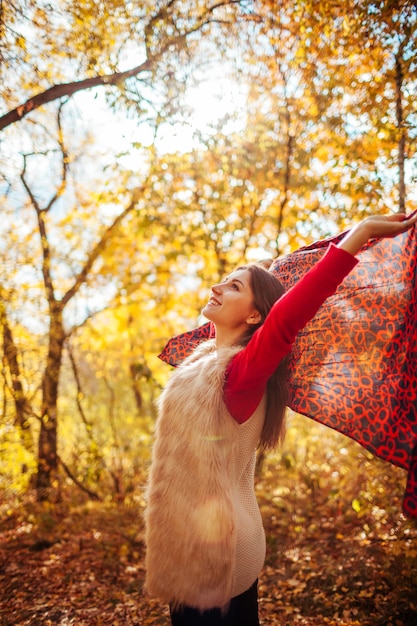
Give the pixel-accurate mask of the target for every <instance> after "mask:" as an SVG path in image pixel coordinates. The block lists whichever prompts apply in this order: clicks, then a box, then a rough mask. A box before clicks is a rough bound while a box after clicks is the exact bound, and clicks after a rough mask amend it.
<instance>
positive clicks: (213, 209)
mask: <svg viewBox="0 0 417 626" xmlns="http://www.w3.org/2000/svg"><path fill="white" fill-rule="evenodd" d="M1 11H2V12H1V17H0V37H1V38H0V62H1V65H0V77H1V81H0V102H1V110H0V128H1V132H0V142H1V143H0V145H1V153H0V193H1V195H2V219H1V221H0V231H1V246H0V255H1V266H0V267H1V269H0V271H1V281H0V284H1V291H0V318H1V329H2V347H1V352H2V372H1V382H2V386H1V404H2V410H1V417H0V449H1V458H0V488H1V489H2V490H3V491H4V493H6V494H7V498H8V499H10V498H20V497H22V496H23V495H24V494H25V493H26V492H27V490H28V489H32V488H35V489H36V493H37V497H38V498H39V499H45V500H55V499H57V498H59V497H62V492H63V490H64V489H65V487H66V486H69V485H76V488H77V490H80V492H81V493H85V494H86V496H88V497H91V498H98V499H104V498H109V497H110V498H114V499H116V500H120V499H122V500H123V499H125V498H126V497H129V494H131V493H132V492H133V490H134V489H135V487H136V486H137V485H138V484H140V483H142V482H143V480H144V477H145V476H146V469H147V464H148V461H149V455H150V442H151V438H152V429H153V423H154V418H155V399H156V398H157V396H158V393H159V390H160V388H161V386H162V385H163V384H164V382H165V380H166V378H167V376H168V375H169V368H168V367H167V366H166V365H163V364H161V363H160V362H159V361H158V358H157V355H158V353H159V351H160V350H161V349H162V348H163V346H164V343H165V342H166V340H167V339H168V338H169V337H170V336H171V335H173V334H175V333H178V332H181V331H183V330H185V329H188V328H191V327H193V326H195V325H197V324H198V323H199V322H200V321H202V320H201V319H200V313H199V312H200V310H201V307H202V304H203V303H204V302H205V301H206V299H207V297H208V293H209V287H210V285H211V284H212V283H213V282H216V281H217V280H218V279H219V277H221V276H222V275H223V274H224V273H225V272H227V271H230V269H231V268H233V267H234V266H235V265H236V263H240V262H242V261H243V260H255V259H261V258H262V259H263V258H266V257H271V258H272V257H274V256H276V255H277V254H286V253H288V252H291V251H292V250H294V249H296V248H298V247H299V246H301V245H303V244H305V243H309V242H311V241H313V240H315V239H319V238H323V237H326V236H329V235H332V234H334V233H336V232H338V231H340V230H343V229H344V228H346V227H348V226H349V225H350V224H352V223H353V222H355V221H356V220H358V219H360V218H362V217H363V216H364V215H366V214H367V213H374V212H382V213H384V212H387V211H397V210H404V209H405V210H407V211H410V210H412V209H413V208H415V206H416V204H417V196H416V179H415V177H416V156H415V149H416V140H417V110H416V100H415V93H416V85H417V61H416V22H417V12H416V9H415V6H414V2H412V1H411V0H408V1H407V0H403V1H399V2H389V1H388V0H381V1H380V2H371V1H368V0H349V1H348V2H345V3H342V4H340V5H339V4H337V3H328V2H318V3H317V2H312V0H303V1H301V2H291V1H289V0H282V1H274V0H273V1H271V0H257V2H251V1H249V0H240V1H237V0H224V2H215V1H213V2H206V1H204V2H203V1H202V0H201V1H200V0H190V1H187V0H160V1H158V2H145V1H144V2H136V3H134V2H124V1H123V0H112V1H110V2H106V3H104V2H99V0H88V1H77V2H65V1H62V2H61V1H59V2H56V3H54V4H53V5H52V4H49V3H46V2H43V1H42V0H33V1H32V0H27V1H17V2H8V0H5V1H3V2H2V5H1ZM308 426H309V424H307V428H305V429H303V428H302V427H300V432H302V437H303V444H302V445H303V446H305V448H306V449H308V450H309V473H310V474H311V480H312V481H313V483H314V480H315V475H314V471H315V470H314V471H313V469H312V468H314V467H315V464H314V462H312V461H311V457H310V454H311V448H314V441H315V439H314V436H313V437H312V438H311V440H308V437H309V434H308V432H309V429H308ZM329 433H330V434H327V435H326V437H327V436H328V437H329V441H331V432H330V431H329ZM334 441H335V443H334V446H335V456H336V457H337V454H338V452H337V450H338V448H339V443H337V442H338V441H339V440H337V439H335V440H334ZM329 445H330V448H331V443H330V444H329ZM288 446H289V448H287V449H286V450H285V454H284V455H283V456H282V455H281V457H279V459H278V460H277V463H278V462H281V463H284V465H285V463H288V459H290V458H291V459H297V458H298V457H299V454H298V453H297V452H296V449H297V447H300V442H299V441H296V440H295V439H294V438H291V437H290V438H289V441H288ZM317 447H318V448H319V446H317ZM346 450H348V451H349V455H351V459H352V461H351V462H352V464H354V463H355V458H357V454H358V449H357V447H355V446H353V445H347V446H346ZM317 453H319V452H318V451H317ZM349 455H348V458H350V457H349ZM300 462H301V461H300ZM335 462H336V461H335ZM347 462H348V461H346V463H347ZM367 462H368V461H367ZM326 463H327V464H328V463H329V460H328V456H327V457H326ZM369 464H370V463H369ZM366 471H367V472H368V471H369V467H368V465H367V469H366ZM317 473H318V474H319V473H320V469H317ZM318 482H320V481H318ZM318 482H317V484H318ZM358 482H360V481H358ZM391 482H392V481H391ZM371 483H372V481H370V483H369V484H370V485H371ZM314 484H316V483H314ZM390 484H391V483H390ZM316 486H317V485H316ZM352 489H353V491H352ZM358 489H359V488H358ZM345 492H346V493H348V494H349V502H352V501H354V500H355V497H356V496H355V489H354V488H353V487H352V488H349V489H345ZM362 492H363V485H361V493H362ZM358 493H359V492H358ZM358 497H359V496H358ZM356 499H357V498H356ZM355 506H356V507H357V508H358V507H359V508H360V505H358V504H356V505H355Z"/></svg>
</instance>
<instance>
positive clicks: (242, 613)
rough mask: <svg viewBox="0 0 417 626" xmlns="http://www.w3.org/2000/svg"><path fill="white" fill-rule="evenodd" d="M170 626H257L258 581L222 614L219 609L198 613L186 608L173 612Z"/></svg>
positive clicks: (232, 601)
mask: <svg viewBox="0 0 417 626" xmlns="http://www.w3.org/2000/svg"><path fill="white" fill-rule="evenodd" d="M171 623H172V626H259V618H258V581H256V582H255V583H254V584H253V585H252V587H251V588H250V589H248V590H247V591H245V592H244V593H242V594H240V596H236V597H235V598H232V600H231V601H230V606H229V610H228V611H227V613H226V614H222V611H221V609H209V610H208V611H203V612H201V611H199V610H198V609H193V608H191V607H188V606H184V607H181V608H180V609H178V610H176V611H173V610H172V609H171Z"/></svg>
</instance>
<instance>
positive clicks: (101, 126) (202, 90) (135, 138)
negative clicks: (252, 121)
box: [75, 77, 245, 152]
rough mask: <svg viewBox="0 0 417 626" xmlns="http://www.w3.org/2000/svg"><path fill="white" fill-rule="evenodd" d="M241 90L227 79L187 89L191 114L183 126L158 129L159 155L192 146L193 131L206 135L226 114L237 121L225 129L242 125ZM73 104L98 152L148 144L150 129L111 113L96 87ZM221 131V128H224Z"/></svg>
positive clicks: (169, 125) (242, 95)
mask: <svg viewBox="0 0 417 626" xmlns="http://www.w3.org/2000/svg"><path fill="white" fill-rule="evenodd" d="M243 89H244V87H242V86H241V85H238V84H237V83H236V82H232V81H231V80H230V79H229V78H226V77H224V78H222V77H215V78H211V79H210V80H206V81H204V82H202V83H201V84H200V85H199V86H198V87H194V88H191V89H190V90H189V93H188V96H187V100H186V104H187V107H190V108H191V111H192V113H191V115H190V116H188V117H187V120H186V123H185V122H184V123H183V124H179V123H177V124H173V125H171V124H166V125H165V126H164V127H161V128H160V130H159V133H158V137H157V140H156V145H157V147H158V149H160V150H161V151H162V152H174V151H184V152H186V151H188V150H190V149H191V148H192V147H193V146H195V145H196V140H195V138H194V133H195V131H196V130H199V131H204V132H206V133H209V132H210V126H211V125H213V124H215V123H216V122H217V121H218V120H219V119H220V118H222V117H223V116H224V115H226V114H236V113H237V120H238V121H235V122H234V123H233V126H232V124H231V123H230V127H228V128H227V129H226V130H232V128H233V130H236V129H237V128H239V127H242V126H243V125H244V123H245V109H244V106H243V103H244V102H245V95H244V93H243ZM75 102H76V104H77V106H78V107H79V110H80V111H81V114H82V118H83V122H84V123H85V124H86V126H87V127H88V128H90V129H91V130H94V132H95V133H97V139H98V143H99V145H100V147H101V149H103V148H104V149H108V150H110V151H113V150H116V151H120V152H121V151H128V150H129V148H130V146H131V143H132V142H139V143H142V144H144V145H150V144H151V143H152V142H153V139H154V138H153V130H152V128H150V127H149V126H147V125H145V124H138V121H137V120H132V119H129V118H128V117H127V116H126V115H125V114H123V113H121V112H111V111H110V110H109V108H108V107H107V105H106V103H105V99H104V92H103V90H102V89H100V88H97V89H95V90H91V91H84V92H80V93H78V94H77V95H76V97H75ZM224 130H225V129H224Z"/></svg>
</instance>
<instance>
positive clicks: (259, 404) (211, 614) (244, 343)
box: [146, 214, 417, 626]
mask: <svg viewBox="0 0 417 626" xmlns="http://www.w3.org/2000/svg"><path fill="white" fill-rule="evenodd" d="M416 221H417V214H416V215H414V216H412V217H409V218H406V217H405V216H404V215H394V216H389V217H381V216H375V217H369V218H366V219H365V220H364V221H362V222H360V223H359V224H358V225H357V226H355V227H354V228H353V229H352V230H351V231H350V232H349V233H348V234H347V235H346V236H345V237H344V238H343V239H342V241H341V242H340V243H339V244H338V245H337V246H334V245H333V244H332V245H331V246H330V247H329V249H328V250H327V252H326V253H325V255H324V256H323V257H322V259H321V260H320V261H319V262H318V263H317V264H316V266H315V267H314V268H313V269H312V270H310V272H308V273H307V274H306V275H305V276H304V277H303V278H302V279H301V280H300V281H299V282H298V283H297V284H296V285H295V286H294V287H293V288H292V289H290V290H289V291H288V292H287V293H285V294H284V295H283V291H284V290H283V288H282V286H281V285H280V283H279V281H278V280H277V279H276V278H275V277H274V276H273V274H271V273H270V272H268V271H267V270H265V269H264V268H263V267H261V266H259V265H256V264H253V265H246V266H244V267H240V268H238V269H237V270H236V271H234V272H232V273H231V274H230V275H229V276H228V277H227V278H226V279H225V280H224V281H223V282H222V283H220V284H218V285H214V286H213V287H212V290H211V297H210V299H209V301H208V303H207V304H206V306H205V307H204V309H203V313H204V315H205V317H206V318H208V319H209V320H211V322H212V323H213V324H214V326H215V329H216V338H215V339H213V340H211V341H208V342H205V343H204V344H202V345H200V346H199V347H197V348H196V350H195V351H194V353H193V354H192V355H191V356H190V357H188V359H186V360H185V361H184V363H183V364H182V365H181V366H180V367H179V368H177V370H176V371H175V372H174V374H173V375H172V377H171V380H170V382H169V383H168V385H167V386H166V388H165V390H164V391H163V393H162V394H161V398H160V402H159V409H160V414H159V419H158V422H157V428H156V440H155V445H154V451H153V461H152V467H151V473H150V482H149V490H148V506H147V512H146V528H147V530H146V541H147V557H146V569H147V581H146V585H147V588H148V591H149V592H150V593H151V594H153V595H156V596H159V597H160V598H161V599H162V600H163V601H165V602H167V603H169V605H170V612H171V622H172V625H173V626H257V625H258V624H259V620H258V599H257V579H258V576H259V573H260V571H261V569H262V567H263V563H264V558H265V536H264V530H263V525H262V519H261V515H260V511H259V508H258V505H257V502H256V497H255V490H254V469H255V451H256V448H257V447H258V446H259V445H262V446H263V447H265V448H272V447H273V446H274V445H275V444H276V443H277V441H278V440H279V438H280V436H281V435H282V429H283V421H284V413H285V405H286V398H287V395H286V385H285V379H286V355H287V354H288V353H289V352H290V350H291V346H292V344H293V342H294V340H295V338H296V336H297V333H298V332H299V331H300V330H301V329H302V328H303V327H304V326H305V324H306V323H307V322H308V321H309V320H310V319H311V318H312V317H313V316H314V315H315V313H316V312H317V310H318V309H319V307H320V306H321V304H322V303H323V302H324V300H325V299H326V298H327V297H328V296H329V295H331V294H332V293H334V291H335V290H336V288H337V286H338V285H339V284H340V283H341V282H342V281H343V279H344V277H345V276H346V275H347V274H348V273H349V272H350V271H351V270H352V269H353V267H354V266H355V265H356V263H357V259H356V258H355V256H354V255H355V254H356V253H357V252H358V251H359V250H360V248H361V247H362V246H363V245H364V244H365V243H366V242H367V241H368V240H369V239H372V238H377V237H392V236H395V235H397V234H399V233H401V232H404V231H406V230H407V229H409V228H411V226H412V225H413V224H415V223H416Z"/></svg>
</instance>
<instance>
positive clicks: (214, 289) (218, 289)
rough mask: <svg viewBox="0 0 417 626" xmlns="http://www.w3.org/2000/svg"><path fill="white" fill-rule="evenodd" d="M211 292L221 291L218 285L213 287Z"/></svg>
mask: <svg viewBox="0 0 417 626" xmlns="http://www.w3.org/2000/svg"><path fill="white" fill-rule="evenodd" d="M211 290H212V292H213V293H220V291H221V288H220V285H213V286H212V288H211Z"/></svg>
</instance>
